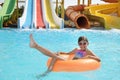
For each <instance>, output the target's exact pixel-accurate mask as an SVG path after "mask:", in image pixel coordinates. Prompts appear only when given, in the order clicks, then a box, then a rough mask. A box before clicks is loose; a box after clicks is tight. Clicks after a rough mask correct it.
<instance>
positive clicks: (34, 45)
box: [30, 34, 65, 60]
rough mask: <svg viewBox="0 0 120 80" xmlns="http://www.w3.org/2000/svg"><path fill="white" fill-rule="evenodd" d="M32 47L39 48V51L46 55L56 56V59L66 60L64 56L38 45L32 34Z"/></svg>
mask: <svg viewBox="0 0 120 80" xmlns="http://www.w3.org/2000/svg"><path fill="white" fill-rule="evenodd" d="M30 47H31V48H35V49H37V50H38V51H40V52H41V53H43V54H44V55H46V56H49V57H52V58H56V59H61V60H65V59H64V58H62V57H60V56H57V55H56V54H54V53H52V52H51V51H49V50H48V49H46V48H43V47H42V46H40V45H38V44H37V43H36V42H35V41H34V39H33V36H32V34H30Z"/></svg>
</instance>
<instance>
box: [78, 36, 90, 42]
mask: <svg viewBox="0 0 120 80" xmlns="http://www.w3.org/2000/svg"><path fill="white" fill-rule="evenodd" d="M80 41H86V42H88V39H87V38H86V37H85V36H80V37H79V38H78V43H79V42H80ZM88 43H89V42H88Z"/></svg>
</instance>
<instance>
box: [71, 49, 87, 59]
mask: <svg viewBox="0 0 120 80" xmlns="http://www.w3.org/2000/svg"><path fill="white" fill-rule="evenodd" d="M85 55H86V52H85V51H82V50H77V51H76V53H75V57H74V58H73V59H79V58H82V57H84V56H85Z"/></svg>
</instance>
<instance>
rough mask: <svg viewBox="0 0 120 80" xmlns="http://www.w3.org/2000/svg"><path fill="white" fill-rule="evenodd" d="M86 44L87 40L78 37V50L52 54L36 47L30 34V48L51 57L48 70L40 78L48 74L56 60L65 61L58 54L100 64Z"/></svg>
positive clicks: (38, 46)
mask: <svg viewBox="0 0 120 80" xmlns="http://www.w3.org/2000/svg"><path fill="white" fill-rule="evenodd" d="M88 44H89V42H88V39H87V38H86V37H84V36H80V37H79V39H78V45H79V48H75V49H73V50H72V51H70V52H68V53H66V52H58V53H53V52H51V51H49V50H48V49H46V48H43V47H42V46H40V45H38V44H37V43H36V42H35V41H34V39H33V36H32V34H30V47H31V48H35V49H37V50H38V51H40V52H41V53H42V54H44V55H46V56H49V57H52V61H51V64H50V65H49V67H48V70H47V71H46V72H45V73H44V74H42V75H41V76H44V75H46V74H47V73H48V72H50V71H51V70H52V69H53V66H54V63H55V61H56V60H57V59H60V60H66V59H64V58H63V57H61V56H60V55H59V54H68V55H69V54H75V56H74V58H73V59H79V58H92V59H95V60H97V61H99V62H100V59H99V58H98V57H97V56H96V55H95V54H94V53H93V52H92V51H90V50H89V49H88V48H87V46H88Z"/></svg>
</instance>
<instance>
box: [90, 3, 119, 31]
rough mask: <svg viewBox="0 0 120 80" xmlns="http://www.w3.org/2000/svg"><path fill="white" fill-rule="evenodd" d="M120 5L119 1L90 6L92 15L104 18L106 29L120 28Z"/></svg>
mask: <svg viewBox="0 0 120 80" xmlns="http://www.w3.org/2000/svg"><path fill="white" fill-rule="evenodd" d="M118 6H119V4H118V3H109V4H101V5H96V6H90V7H88V8H89V11H90V14H91V15H95V16H99V17H101V18H103V19H104V26H105V28H106V29H111V28H117V29H120V24H119V23H120V17H118V16H117V15H116V14H117V12H118ZM115 13H116V14H115Z"/></svg>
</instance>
